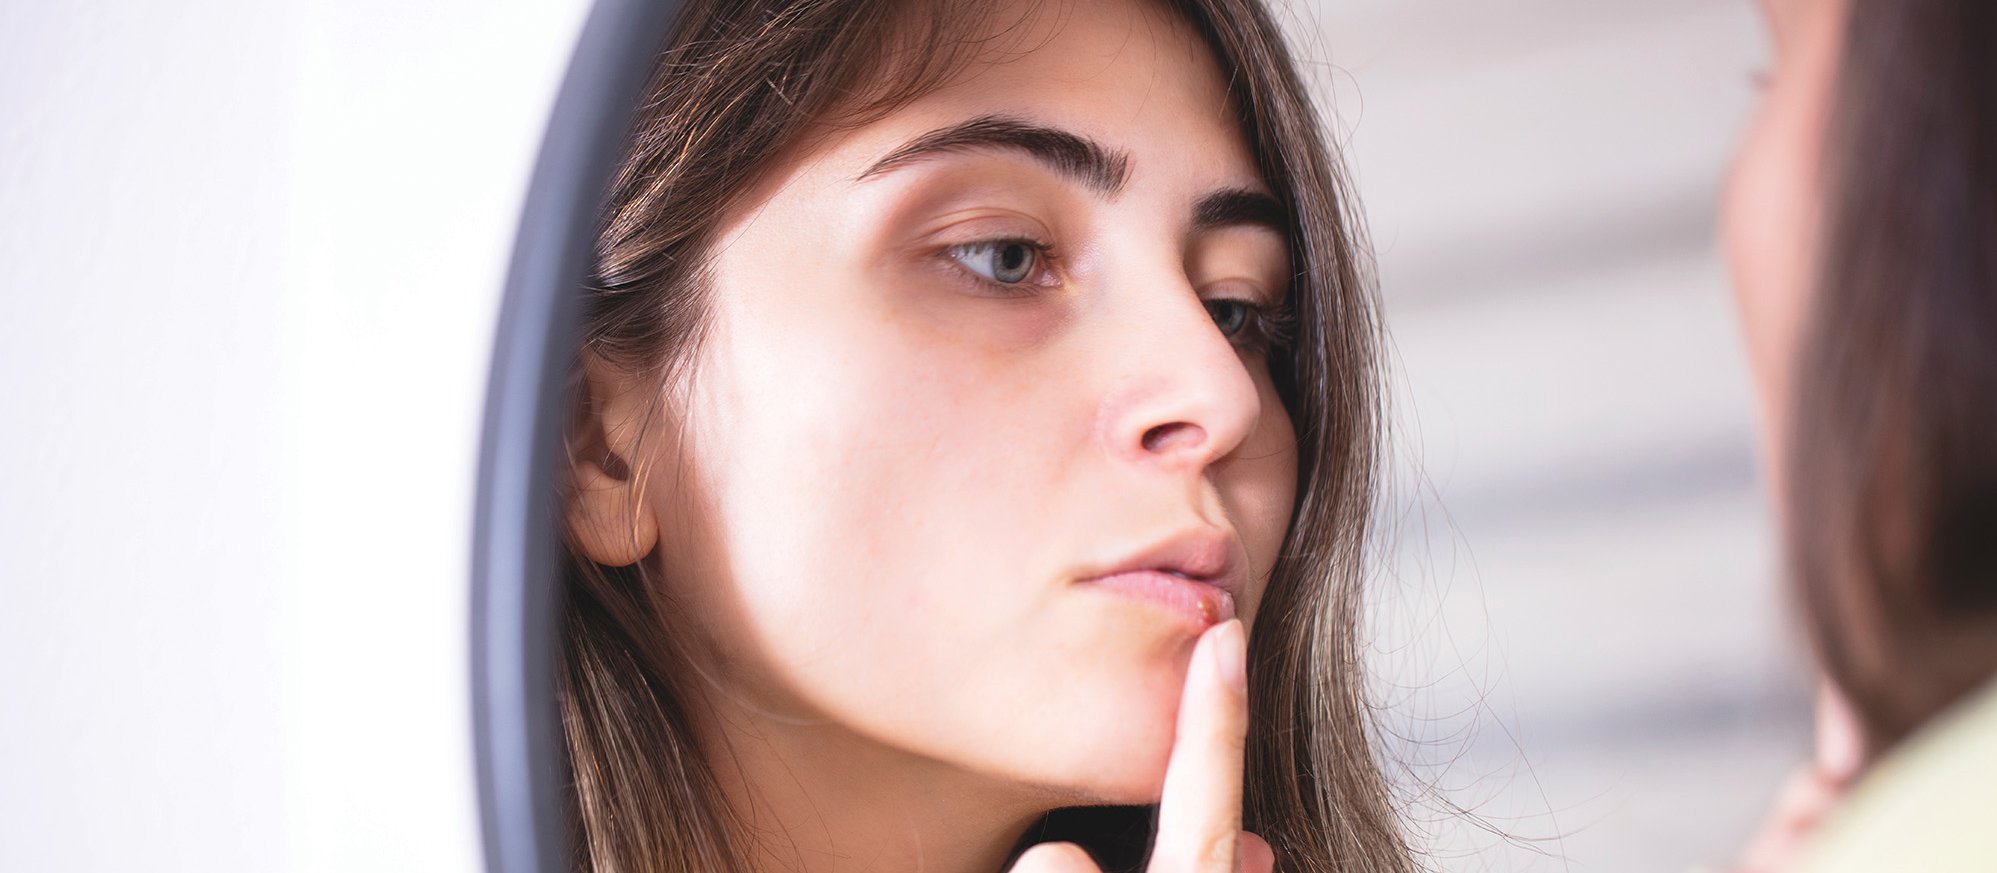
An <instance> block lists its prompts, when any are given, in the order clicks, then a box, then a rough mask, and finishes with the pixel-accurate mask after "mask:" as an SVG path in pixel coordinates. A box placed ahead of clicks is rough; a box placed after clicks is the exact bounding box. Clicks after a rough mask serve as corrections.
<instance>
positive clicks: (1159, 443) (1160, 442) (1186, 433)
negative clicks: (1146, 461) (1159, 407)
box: [1144, 421, 1206, 454]
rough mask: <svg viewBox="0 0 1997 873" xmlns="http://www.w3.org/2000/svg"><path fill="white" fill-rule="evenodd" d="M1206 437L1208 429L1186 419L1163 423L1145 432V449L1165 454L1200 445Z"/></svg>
mask: <svg viewBox="0 0 1997 873" xmlns="http://www.w3.org/2000/svg"><path fill="white" fill-rule="evenodd" d="M1204 439H1206V431H1205V430H1202V429H1201V428H1200V426H1199V425H1197V424H1193V423H1191V422H1185V421H1175V422H1172V423H1171V424H1161V425H1158V426H1157V427H1154V428H1151V429H1150V430H1147V431H1145V432H1144V450H1145V451H1147V452H1150V453H1152V454H1164V453H1166V452H1171V451H1176V450H1179V449H1188V448H1193V447H1195V446H1198V445H1199V444H1200V441H1201V440H1204Z"/></svg>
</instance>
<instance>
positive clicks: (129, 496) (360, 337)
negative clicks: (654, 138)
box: [0, 0, 584, 871]
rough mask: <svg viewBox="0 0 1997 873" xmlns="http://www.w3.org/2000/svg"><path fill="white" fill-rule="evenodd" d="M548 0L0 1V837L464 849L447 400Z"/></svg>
mask: <svg viewBox="0 0 1997 873" xmlns="http://www.w3.org/2000/svg"><path fill="white" fill-rule="evenodd" d="M583 11H584V4H583V3H582V2H580V0H568V2H561V3H543V2H525V0H521V2H507V3H475V2H469V0H427V2H408V0H404V2H367V3H361V2H338V3H334V2H326V3H306V2H292V3H276V2H270V0H253V2H251V0H201V2H193V3H177V4H153V3H136V2H123V3H116V2H66V3H60V4H57V3H10V4H4V5H0V410H4V412H0V483H4V484H0V701H4V704H0V774H4V775H0V869H4V870H22V871H26V870H62V871H72V870H81V871H95V870H104V871H114V870H115V871H129V870H148V871H160V870H189V871H195V870H199V871H217V870H221V871H236V870H240V871H268V870H281V869H295V870H370V871H376V870H424V871H434V870H470V869H475V868H476V866H477V863H478V842H477V833H476V830H475V821H476V810H475V807H474V804H473V796H472V787H471V773H472V770H471V758H470V754H471V753H470V747H469V746H470V742H469V738H470V725H469V716H468V711H469V702H468V697H467V686H468V682H467V677H468V674H469V667H468V663H467V658H466V646H467V642H466V616H467V612H468V602H467V597H466V591H465V584H466V577H467V566H468V554H469V543H468V540H469V525H470V518H471V512H470V506H471V484H472V473H473V469H474V464H475V462H476V451H477V433H478V425H479V415H480V404H481V397H482V393H483V388H484V378H485V371H486V362H487V357H488V354H489V346H490V342H491V333H492V326H493V320H494V317H495V314H496V311H497V310H496V305H497V295H498V290H499V288H500V286H501V282H502V279H503V271H504V265H505V263H506V256H507V253H508V251H509V248H510V243H511V237H512V232H513V227H514V223H515V221H516V220H517V214H516V210H517V208H518V205H517V204H518V202H519V199H520V197H521V195H522V193H523V192H524V186H525V182H526V176H527V172H528V169H529V166H530V163H531V161H532V159H533V155H534V151H535V148H536V146H537V145H538V140H539V137H540V134H541V125H542V123H543V121H544V119H545V117H546V112H547V108H548V104H549V101H550V100H551V99H552V97H553V94H554V88H555V86H556V85H557V83H558V80H559V76H560V73H561V70H562V69H563V66H564V65H565V64H566V62H567V52H568V50H569V47H570V44H571V42H572V41H573V39H574V36H575V33H576V32H577V29H578V28H579V26H580V23H581V16H582V13H583Z"/></svg>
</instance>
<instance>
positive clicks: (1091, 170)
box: [855, 115, 1130, 197]
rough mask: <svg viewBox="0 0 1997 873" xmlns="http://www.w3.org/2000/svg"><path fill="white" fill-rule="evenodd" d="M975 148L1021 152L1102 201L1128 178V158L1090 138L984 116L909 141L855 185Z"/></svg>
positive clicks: (1114, 193)
mask: <svg viewBox="0 0 1997 873" xmlns="http://www.w3.org/2000/svg"><path fill="white" fill-rule="evenodd" d="M979 149H1009V150H1013V151H1019V152H1024V153H1025V154H1026V155H1027V156H1028V157H1031V158H1033V159H1034V160H1037V161H1039V162H1041V163H1043V164H1046V165H1047V166H1049V167H1051V168H1053V169H1054V171H1055V172H1058V173H1060V174H1061V175H1064V176H1067V177H1069V178H1071V179H1074V180H1076V181H1079V182H1081V183H1082V184H1084V185H1087V186H1088V187H1090V188H1092V189H1094V190H1095V191H1096V192H1097V193H1099V194H1102V195H1103V196H1105V197H1114V196H1116V194H1117V192H1118V191H1121V190H1123V183H1124V181H1125V180H1126V179H1128V178H1129V176H1130V156H1129V155H1126V154H1124V153H1122V152H1119V151H1115V150H1113V149H1110V148H1107V147H1105V146H1103V145H1102V144H1101V143H1098V142H1096V141H1094V140H1092V139H1089V138H1088V137H1085V136H1081V135H1078V134H1074V133H1070V132H1068V131H1065V130H1061V129H1059V128H1054V127H1047V126H1045V125H1040V124H1034V123H1032V122H1028V121H1022V120H1020V119H1017V118H1009V117H1006V116H1003V115H985V116H980V117H978V118H973V119H971V120H970V121H966V122H963V123H962V124H954V125H951V126H949V127H944V128H939V129H937V130H932V131H930V132H928V133H925V134H923V135H921V136H919V137H916V138H915V139H913V140H910V141H909V142H908V144H907V145H904V146H902V147H901V148H898V149H895V150H894V151H893V152H891V153H889V155H888V156H887V157H885V158H882V159H880V160H879V161H876V162H874V165H873V166H871V167H868V168H867V171H866V172H864V173H861V174H860V175H859V178H858V179H856V180H855V181H865V180H867V179H870V178H873V177H874V176H878V175H880V174H882V173H885V172H888V171H889V170H893V169H896V168H898V167H901V166H903V165H906V164H910V163H914V162H916V161H919V160H922V159H924V158H928V157H933V156H936V155H940V154H949V153H953V152H965V151H975V150H979Z"/></svg>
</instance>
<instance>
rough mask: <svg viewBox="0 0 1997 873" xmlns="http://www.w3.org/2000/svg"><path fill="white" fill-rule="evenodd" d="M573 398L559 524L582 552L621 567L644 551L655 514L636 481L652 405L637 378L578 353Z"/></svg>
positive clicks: (655, 531)
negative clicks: (576, 389) (579, 371)
mask: <svg viewBox="0 0 1997 873" xmlns="http://www.w3.org/2000/svg"><path fill="white" fill-rule="evenodd" d="M582 369H583V372H582V376H583V378H582V383H583V384H582V385H580V386H579V393H580V394H581V396H579V397H578V398H577V403H576V413H575V416H574V417H573V418H572V419H571V420H570V431H569V439H568V462H569V464H568V477H569V481H568V483H567V484H568V487H567V489H565V491H566V498H567V499H566V510H565V517H564V519H563V523H564V524H565V525H566V526H567V529H568V530H567V533H568V537H569V542H570V543H571V544H572V546H573V547H574V548H575V549H576V550H577V551H579V552H581V553H582V556H583V557H586V558H588V559H590V560H591V561H594V562H596V563H598V564H603V565H605V566H611V567H622V566H626V565H629V564H635V563H637V562H638V561H640V560H642V559H643V558H644V557H645V556H646V555H649V554H651V553H652V550H653V548H655V547H656V546H657V545H658V542H659V525H658V516H657V513H656V512H655V511H654V510H653V508H652V505H651V501H650V500H649V499H647V496H646V495H645V493H644V489H643V487H642V485H643V481H644V477H643V476H641V475H639V471H640V470H641V469H643V465H642V462H641V460H640V459H639V458H638V457H637V454H638V453H639V452H640V451H642V444H643V442H644V441H643V440H642V438H641V437H642V435H643V434H644V432H645V431H646V429H647V427H646V425H647V423H648V419H649V415H650V414H651V412H652V405H651V404H650V403H647V402H645V400H646V399H647V398H648V397H650V396H651V392H647V391H643V390H642V389H641V388H640V387H639V384H638V381H639V380H637V379H635V378H634V377H632V376H631V375H629V374H627V373H624V372H623V371H622V370H620V369H619V368H617V367H615V366H613V365H611V364H610V363H608V362H606V361H604V360H603V359H602V358H600V357H598V356H597V355H596V354H594V353H591V352H588V351H585V352H583V368H582Z"/></svg>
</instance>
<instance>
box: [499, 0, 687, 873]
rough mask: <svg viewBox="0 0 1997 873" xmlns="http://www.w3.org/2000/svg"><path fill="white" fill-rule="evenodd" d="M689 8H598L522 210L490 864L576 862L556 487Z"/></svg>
mask: <svg viewBox="0 0 1997 873" xmlns="http://www.w3.org/2000/svg"><path fill="white" fill-rule="evenodd" d="M679 7H680V3H679V0H596V2H595V3H594V4H593V5H592V7H591V9H590V12H589V17H588V19H587V20H586V21H585V23H584V25H583V29H582V35H581V37H580V38H579V39H578V40H577V42H576V47H575V52H574V54H573V56H572V57H571V58H570V60H569V67H568V71H567V73H566V74H565V75H564V76H563V79H562V86H561V91H560V92H559V93H558V95H557V96H556V98H555V104H554V110H553V112H552V113H550V116H549V120H548V129H547V132H546V133H545V134H544V135H543V138H542V141H541V151H540V157H539V158H538V159H537V160H536V162H535V165H534V175H533V177H532V181H531V182H530V183H529V185H528V189H527V197H526V200H525V201H524V205H523V206H522V209H521V215H520V227H519V231H518V234H517V235H516V237H515V239H514V244H513V260H512V262H511V264H510V265H509V266H508V268H507V278H506V291H505V297H504V298H503V299H502V301H501V303H500V312H499V330H498V335H497V336H496V337H495V339H494V345H493V353H492V376H491V381H490V382H489V383H488V385H487V388H486V406H485V426H484V433H483V435H482V437H481V445H480V451H479V466H478V492H477V510H476V512H477V514H476V517H475V520H474V526H473V534H472V578H471V583H472V592H471V593H472V615H471V645H472V651H471V655H472V723H473V731H474V749H475V752H474V753H475V754H476V756H477V774H478V802H479V826H480V830H481V831H482V834H483V841H484V847H485V869H486V870H488V871H492V873H537V871H538V873H554V871H562V870H568V869H570V867H571V856H570V854H569V847H568V845H567V842H568V825H567V822H566V821H565V818H564V816H565V811H564V805H565V801H564V797H563V796H564V794H565V793H566V792H567V790H568V756H567V752H566V746H565V744H564V742H563V740H562V733H561V730H562V728H561V718H560V714H559V712H558V710H557V704H556V696H555V692H556V671H557V664H558V660H559V657H560V627H561V622H560V608H561V603H562V600H561V576H560V562H559V556H558V549H557V540H556V528H555V524H556V519H557V518H559V517H560V511H559V509H560V508H559V507H558V506H557V505H556V500H557V488H556V481H557V477H558V475H559V471H560V466H559V464H560V451H561V446H562V427H563V422H564V421H565V419H566V415H567V408H566V407H567V404H568V398H567V397H566V396H565V386H566V383H567V381H568V371H569V366H570V363H571V361H572V360H573V358H574V355H575V352H576V344H577V342H578V341H579V336H580V334H579V329H580V324H579V318H580V312H579V311H578V310H579V307H578V303H579V299H580V295H579V294H578V289H580V288H581V286H582V283H583V282H584V281H585V280H586V279H587V277H588V273H589V269H590V261H591V258H592V250H593V247H594V240H595V237H596V230H597V222H598V213H599V210H600V207H601V204H602V200H603V196H604V192H605V191H606V190H607V189H608V187H609V182H610V175H611V172H612V170H613V168H614V167H615V166H616V163H617V159H618V155H619V153H620V151H621V150H622V148H623V145H624V141H625V137H626V135H627V134H628V133H629V130H630V123H631V115H632V110H633V108H634V107H635V106H636V104H637V101H638V97H639V94H640V91H641V90H642V88H643V86H644V83H645V80H646V79H647V78H648V77H649V76H650V75H651V70H652V63H653V60H654V57H655V56H656V53H657V52H658V51H659V49H660V47H661V46H662V45H663V44H664V42H665V38H666V35H667V33H668V30H669V29H670V27H671V25H672V22H673V21H674V19H675V18H676V17H677V15H678V12H679Z"/></svg>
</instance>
